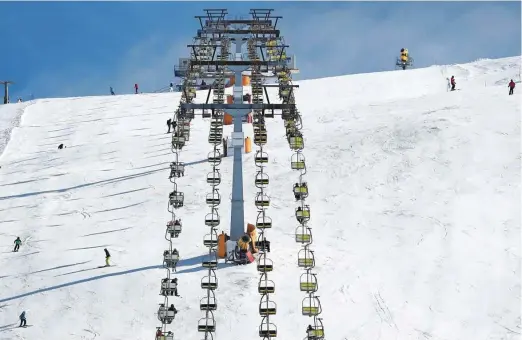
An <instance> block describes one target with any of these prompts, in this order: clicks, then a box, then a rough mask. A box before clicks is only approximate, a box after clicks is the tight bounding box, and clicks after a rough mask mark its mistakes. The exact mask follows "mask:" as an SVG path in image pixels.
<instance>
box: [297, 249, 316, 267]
mask: <svg viewBox="0 0 522 340" xmlns="http://www.w3.org/2000/svg"><path fill="white" fill-rule="evenodd" d="M297 265H298V266H299V267H301V268H313V267H314V266H315V258H314V252H313V251H311V250H310V249H307V248H305V249H301V250H300V251H299V253H298V254H297Z"/></svg>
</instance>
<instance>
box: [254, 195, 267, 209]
mask: <svg viewBox="0 0 522 340" xmlns="http://www.w3.org/2000/svg"><path fill="white" fill-rule="evenodd" d="M255 205H256V207H258V208H264V207H268V206H269V205H270V198H268V196H267V195H265V194H263V193H258V194H257V195H256V199H255Z"/></svg>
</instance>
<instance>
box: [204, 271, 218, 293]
mask: <svg viewBox="0 0 522 340" xmlns="http://www.w3.org/2000/svg"><path fill="white" fill-rule="evenodd" d="M201 288H202V289H209V290H216V289H217V288H218V279H217V276H216V274H215V273H211V274H210V275H208V276H205V277H204V278H202V279H201Z"/></svg>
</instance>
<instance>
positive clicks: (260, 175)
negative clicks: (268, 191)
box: [255, 172, 269, 189]
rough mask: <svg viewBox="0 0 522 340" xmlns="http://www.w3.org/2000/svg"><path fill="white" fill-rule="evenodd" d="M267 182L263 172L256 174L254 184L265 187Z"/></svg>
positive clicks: (267, 179) (266, 176) (267, 178)
mask: <svg viewBox="0 0 522 340" xmlns="http://www.w3.org/2000/svg"><path fill="white" fill-rule="evenodd" d="M268 183H269V177H268V175H267V174H265V173H264V172H258V173H257V174H256V179H255V185H256V187H258V188H260V189H261V188H266V187H267V186H268Z"/></svg>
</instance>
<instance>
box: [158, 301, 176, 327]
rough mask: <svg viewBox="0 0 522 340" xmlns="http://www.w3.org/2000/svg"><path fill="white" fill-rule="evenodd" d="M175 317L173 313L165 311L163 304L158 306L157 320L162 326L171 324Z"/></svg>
mask: <svg viewBox="0 0 522 340" xmlns="http://www.w3.org/2000/svg"><path fill="white" fill-rule="evenodd" d="M175 316H176V313H175V311H173V310H169V309H167V307H165V305H164V304H163V303H162V304H160V306H159V309H158V320H159V321H160V322H161V323H162V324H171V323H172V321H173V320H174V317H175Z"/></svg>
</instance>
